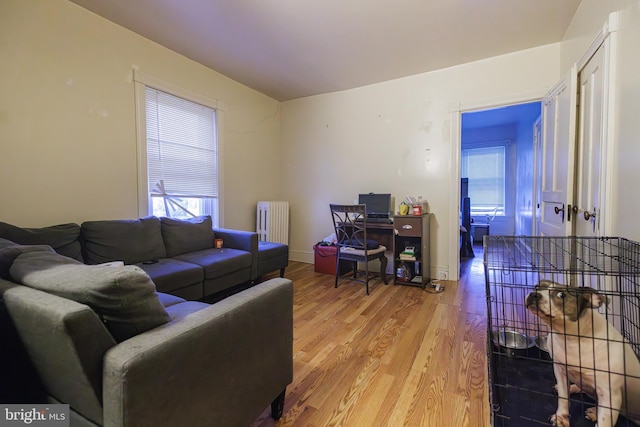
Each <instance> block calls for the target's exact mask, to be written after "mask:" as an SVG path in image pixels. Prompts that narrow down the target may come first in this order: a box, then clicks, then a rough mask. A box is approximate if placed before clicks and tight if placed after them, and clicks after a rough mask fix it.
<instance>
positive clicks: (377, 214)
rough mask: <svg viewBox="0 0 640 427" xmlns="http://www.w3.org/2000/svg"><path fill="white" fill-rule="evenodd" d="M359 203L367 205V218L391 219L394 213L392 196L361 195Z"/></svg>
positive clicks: (379, 194) (377, 194) (378, 194)
mask: <svg viewBox="0 0 640 427" xmlns="http://www.w3.org/2000/svg"><path fill="white" fill-rule="evenodd" d="M358 203H359V204H361V205H362V204H364V205H367V218H389V217H391V213H392V212H393V210H392V209H391V194H381V193H367V194H359V195H358Z"/></svg>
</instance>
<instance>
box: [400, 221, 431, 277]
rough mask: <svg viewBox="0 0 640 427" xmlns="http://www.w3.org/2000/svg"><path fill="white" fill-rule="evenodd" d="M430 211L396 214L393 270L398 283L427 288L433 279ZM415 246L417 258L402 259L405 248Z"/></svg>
mask: <svg viewBox="0 0 640 427" xmlns="http://www.w3.org/2000/svg"><path fill="white" fill-rule="evenodd" d="M431 215H432V214H430V213H426V214H422V215H396V216H395V217H394V218H393V228H394V236H395V237H394V239H395V241H394V245H393V246H394V254H393V271H394V277H395V281H394V283H395V284H396V285H408V286H418V287H421V288H422V289H424V288H426V286H427V284H428V283H429V282H430V281H431V279H430V277H429V276H430V274H431V273H430V272H431V264H430V259H431V257H430V252H429V244H430V236H429V234H430V233H429V226H430V222H431ZM409 246H412V247H414V248H415V259H409V260H407V259H401V257H400V254H401V253H402V252H403V251H404V250H405V248H407V247H409Z"/></svg>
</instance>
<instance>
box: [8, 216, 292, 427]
mask: <svg viewBox="0 0 640 427" xmlns="http://www.w3.org/2000/svg"><path fill="white" fill-rule="evenodd" d="M214 238H222V239H223V247H222V248H215V247H213V239H214ZM11 239H13V240H11ZM16 241H18V242H17V243H16ZM257 246H258V242H257V238H256V236H255V233H251V232H242V231H234V230H222V229H215V230H214V229H212V228H211V219H210V218H208V217H203V218H196V219H192V220H189V221H179V220H173V219H169V218H154V217H150V218H141V219H137V220H125V221H89V222H85V223H83V224H82V225H81V226H78V225H75V224H63V225H58V226H53V227H45V228H41V229H24V228H19V227H15V226H12V225H9V224H4V223H2V224H0V333H1V335H2V337H3V351H2V352H0V368H1V369H2V371H3V372H2V374H1V375H2V378H3V387H2V389H0V401H1V402H0V403H30V402H31V403H42V402H46V403H65V404H69V405H70V408H71V421H72V422H71V425H79V426H96V425H105V426H125V425H154V426H155V425H158V426H163V425H167V426H168V425H212V426H216V425H220V426H244V425H248V424H250V423H251V422H252V421H253V420H254V419H255V418H256V417H257V416H258V415H259V414H260V413H261V412H262V411H264V409H265V408H266V407H267V406H269V404H271V412H272V416H273V417H274V418H279V417H280V416H281V415H282V410H283V406H284V393H285V388H286V386H287V385H288V384H289V383H290V382H291V381H292V375H293V362H292V357H293V355H292V342H293V320H292V319H293V284H292V283H291V281H290V280H288V279H284V278H274V279H271V280H268V281H265V282H261V283H260V282H259V281H257V280H255V278H256V277H257V275H258V273H259V272H260V267H259V264H260V257H259V253H258V252H259V251H258V250H256V248H257ZM266 249H267V251H266V252H271V255H273V250H274V248H273V247H272V246H271V245H269V247H267V248H266ZM277 249H278V250H281V248H279V247H278V248H277ZM263 262H266V261H265V260H263ZM264 265H266V266H267V267H265V268H273V266H274V265H281V264H277V263H276V264H273V263H271V264H269V263H266V264H264ZM247 283H248V285H247ZM238 285H242V287H241V288H239V289H236V287H237V286H238ZM247 287H248V288H247ZM245 288H247V289H245ZM163 291H164V292H163ZM229 291H234V292H230V293H229ZM224 292H227V294H225V297H224V298H217V299H215V301H216V302H215V303H214V304H209V303H207V302H206V301H207V300H208V299H210V298H211V297H212V296H215V295H220V293H224ZM183 296H184V297H186V298H184V297H183ZM187 299H189V300H191V301H189V300H187Z"/></svg>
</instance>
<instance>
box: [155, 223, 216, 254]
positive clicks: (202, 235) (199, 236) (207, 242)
mask: <svg viewBox="0 0 640 427" xmlns="http://www.w3.org/2000/svg"><path fill="white" fill-rule="evenodd" d="M161 222H162V238H163V239H164V244H165V246H166V248H167V256H168V257H174V256H176V255H182V254H185V253H187V252H195V251H200V250H202V249H209V248H213V241H214V238H215V234H214V232H213V223H212V221H211V217H210V216H209V215H205V216H198V217H195V218H189V219H176V218H161Z"/></svg>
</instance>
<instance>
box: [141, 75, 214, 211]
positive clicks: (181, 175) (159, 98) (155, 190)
mask: <svg viewBox="0 0 640 427" xmlns="http://www.w3.org/2000/svg"><path fill="white" fill-rule="evenodd" d="M145 90H146V130H147V141H146V142H147V171H148V179H149V187H148V188H149V195H150V196H151V197H167V196H170V197H188V198H200V199H206V198H214V199H215V198H217V197H218V181H217V175H218V173H217V164H218V161H217V140H216V135H217V132H216V111H215V110H214V109H212V108H209V107H206V106H203V105H200V104H197V103H194V102H191V101H187V100H185V99H182V98H179V97H177V96H173V95H170V94H168V93H165V92H161V91H158V90H156V89H153V88H150V87H146V88H145Z"/></svg>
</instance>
